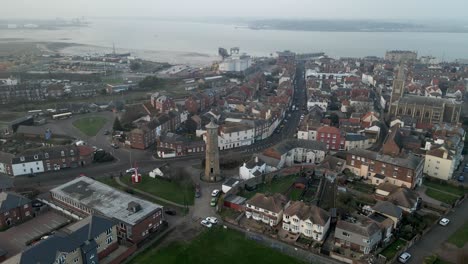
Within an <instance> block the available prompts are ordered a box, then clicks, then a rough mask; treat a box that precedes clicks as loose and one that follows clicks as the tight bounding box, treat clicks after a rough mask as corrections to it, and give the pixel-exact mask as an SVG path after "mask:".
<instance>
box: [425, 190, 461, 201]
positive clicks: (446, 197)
mask: <svg viewBox="0 0 468 264" xmlns="http://www.w3.org/2000/svg"><path fill="white" fill-rule="evenodd" d="M426 195H427V196H429V197H431V198H434V199H436V200H439V201H441V202H443V203H446V204H453V203H454V202H455V201H456V200H457V199H458V198H459V197H458V196H454V195H450V194H448V193H443V192H439V191H437V190H434V189H430V188H427V190H426Z"/></svg>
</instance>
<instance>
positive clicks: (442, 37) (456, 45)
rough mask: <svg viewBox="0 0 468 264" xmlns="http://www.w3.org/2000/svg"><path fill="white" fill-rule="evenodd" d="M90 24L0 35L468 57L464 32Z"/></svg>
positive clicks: (202, 52)
mask: <svg viewBox="0 0 468 264" xmlns="http://www.w3.org/2000/svg"><path fill="white" fill-rule="evenodd" d="M90 22H91V23H90V25H89V26H88V27H80V28H66V29H57V30H0V39H1V38H25V39H28V40H31V41H47V42H72V43H79V44H85V45H89V46H87V47H73V48H68V49H67V50H68V51H69V52H72V53H73V52H93V51H103V50H105V51H109V50H111V48H112V44H113V43H115V46H116V47H117V49H118V50H119V51H126V50H129V51H134V52H135V51H138V52H136V53H137V54H138V56H142V57H146V58H149V59H155V60H164V61H168V62H172V63H179V62H183V59H182V58H185V59H186V60H188V61H190V60H193V61H199V62H200V63H201V62H205V63H208V62H210V61H212V60H214V59H216V58H217V57H216V54H217V50H218V47H225V48H230V47H235V46H236V47H240V48H241V51H242V52H246V53H248V54H251V55H254V56H269V55H271V54H273V53H275V52H276V51H280V50H286V49H288V50H292V51H295V52H319V51H322V52H325V53H327V54H328V55H330V56H333V57H363V56H380V57H383V56H384V54H385V51H386V50H393V49H404V50H413V51H417V52H418V54H419V55H421V56H422V55H432V56H435V57H437V58H439V59H443V60H448V61H451V60H455V59H458V58H468V33H417V32H416V33H415V32H307V31H280V30H252V29H248V28H245V27H238V26H236V25H226V24H209V23H194V22H178V21H159V20H135V19H124V18H122V19H93V20H90ZM181 59H182V61H178V60H181Z"/></svg>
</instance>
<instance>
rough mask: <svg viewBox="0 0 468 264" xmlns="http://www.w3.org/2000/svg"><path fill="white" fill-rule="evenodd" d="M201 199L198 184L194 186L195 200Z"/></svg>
mask: <svg viewBox="0 0 468 264" xmlns="http://www.w3.org/2000/svg"><path fill="white" fill-rule="evenodd" d="M200 197H201V188H200V184H198V183H197V184H195V198H200Z"/></svg>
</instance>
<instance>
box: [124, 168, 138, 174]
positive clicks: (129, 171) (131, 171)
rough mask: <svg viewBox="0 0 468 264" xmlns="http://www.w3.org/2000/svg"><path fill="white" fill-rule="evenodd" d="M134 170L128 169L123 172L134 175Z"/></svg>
mask: <svg viewBox="0 0 468 264" xmlns="http://www.w3.org/2000/svg"><path fill="white" fill-rule="evenodd" d="M135 171H136V169H135V168H130V169H128V170H126V171H125V173H135Z"/></svg>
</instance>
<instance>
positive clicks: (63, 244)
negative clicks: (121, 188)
mask: <svg viewBox="0 0 468 264" xmlns="http://www.w3.org/2000/svg"><path fill="white" fill-rule="evenodd" d="M91 222H92V224H91V225H90V223H91ZM75 225H81V226H80V227H79V228H77V229H74V230H71V232H69V231H70V230H66V229H64V230H61V231H59V232H57V233H56V234H54V235H53V236H51V237H49V238H48V239H46V240H43V241H41V242H40V243H38V244H36V245H34V246H32V247H30V248H27V249H26V250H25V251H23V252H22V253H20V254H19V255H20V259H19V264H31V263H38V264H49V263H54V261H55V259H56V256H57V254H58V253H59V252H64V253H69V252H72V251H73V250H75V249H78V248H81V247H86V246H97V245H96V242H95V241H94V240H91V241H90V243H86V241H88V236H89V228H90V227H91V238H95V237H97V236H99V235H100V234H102V233H104V232H105V231H106V230H108V229H110V228H112V227H113V226H114V225H115V222H113V221H112V220H110V219H108V218H105V217H103V216H96V215H91V216H89V217H87V218H85V219H83V220H82V221H80V222H78V223H76V224H75ZM73 226H74V225H72V226H71V228H73Z"/></svg>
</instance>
